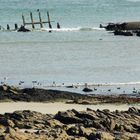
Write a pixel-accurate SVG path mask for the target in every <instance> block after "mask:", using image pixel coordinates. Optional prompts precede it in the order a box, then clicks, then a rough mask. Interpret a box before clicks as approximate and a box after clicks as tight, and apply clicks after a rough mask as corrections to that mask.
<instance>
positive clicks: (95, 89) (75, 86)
mask: <svg viewBox="0 0 140 140" xmlns="http://www.w3.org/2000/svg"><path fill="white" fill-rule="evenodd" d="M4 84H8V78H7V77H4V78H3V80H2V81H1V85H4ZM25 85H26V82H25V81H19V82H18V84H17V86H18V87H19V88H24V87H26V86H25ZM30 85H31V87H32V88H60V87H63V88H69V89H70V88H72V89H78V88H79V89H81V88H83V89H82V91H83V92H94V93H95V92H100V91H101V90H100V89H101V88H100V87H103V86H100V85H96V86H91V85H88V83H85V84H80V83H77V84H71V85H66V84H65V83H62V84H56V82H55V81H53V82H52V84H50V85H44V84H42V83H41V82H39V81H37V80H33V81H32V82H31V84H30ZM110 87H111V86H110ZM105 89H106V90H104V91H105V92H108V93H111V92H113V90H114V88H109V89H107V88H105ZM115 90H116V91H121V92H122V93H123V94H125V93H127V91H125V90H123V88H122V87H120V86H118V87H115ZM131 91H132V92H131V93H134V94H140V91H139V90H138V89H136V88H135V87H132V89H131Z"/></svg>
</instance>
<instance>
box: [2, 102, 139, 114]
mask: <svg viewBox="0 0 140 140" xmlns="http://www.w3.org/2000/svg"><path fill="white" fill-rule="evenodd" d="M133 106H134V107H136V108H139V109H140V104H135V105H128V104H98V105H79V104H65V103H62V102H55V103H34V102H30V103H27V102H3V103H0V108H1V109H0V113H1V114H4V113H5V112H9V113H12V112H14V111H16V110H31V111H37V112H41V113H43V114H56V113H57V112H58V111H66V110H71V109H75V110H77V111H85V110H86V109H87V108H90V109H93V110H97V109H100V110H103V109H109V110H110V111H115V110H120V111H124V110H128V108H129V107H133Z"/></svg>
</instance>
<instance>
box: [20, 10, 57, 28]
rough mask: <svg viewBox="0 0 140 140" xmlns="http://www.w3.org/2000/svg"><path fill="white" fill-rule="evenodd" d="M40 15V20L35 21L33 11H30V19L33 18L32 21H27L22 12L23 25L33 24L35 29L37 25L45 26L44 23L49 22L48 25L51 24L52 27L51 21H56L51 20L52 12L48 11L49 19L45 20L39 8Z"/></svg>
mask: <svg viewBox="0 0 140 140" xmlns="http://www.w3.org/2000/svg"><path fill="white" fill-rule="evenodd" d="M38 17H39V21H34V18H33V13H32V12H30V19H31V22H26V21H25V17H24V15H23V14H22V21H23V26H27V25H31V26H32V29H35V25H40V28H43V26H44V24H48V25H49V28H52V25H51V23H52V22H54V21H51V20H50V14H49V12H48V11H47V21H43V20H42V17H41V13H40V11H39V10H38Z"/></svg>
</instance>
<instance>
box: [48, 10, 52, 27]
mask: <svg viewBox="0 0 140 140" xmlns="http://www.w3.org/2000/svg"><path fill="white" fill-rule="evenodd" d="M47 17H48V24H49V28H52V25H51V21H50V15H49V12H48V11H47Z"/></svg>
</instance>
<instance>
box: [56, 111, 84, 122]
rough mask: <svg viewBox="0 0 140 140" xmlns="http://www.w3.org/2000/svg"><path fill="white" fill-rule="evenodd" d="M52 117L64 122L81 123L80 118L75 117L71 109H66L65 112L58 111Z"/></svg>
mask: <svg viewBox="0 0 140 140" xmlns="http://www.w3.org/2000/svg"><path fill="white" fill-rule="evenodd" d="M54 119H57V120H59V121H60V122H62V123H64V124H73V123H82V119H80V118H78V117H76V116H75V114H74V113H73V112H72V111H67V112H60V111H59V112H58V113H57V114H56V115H55V117H54Z"/></svg>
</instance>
